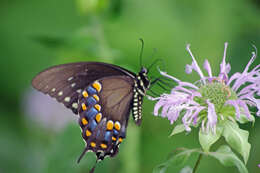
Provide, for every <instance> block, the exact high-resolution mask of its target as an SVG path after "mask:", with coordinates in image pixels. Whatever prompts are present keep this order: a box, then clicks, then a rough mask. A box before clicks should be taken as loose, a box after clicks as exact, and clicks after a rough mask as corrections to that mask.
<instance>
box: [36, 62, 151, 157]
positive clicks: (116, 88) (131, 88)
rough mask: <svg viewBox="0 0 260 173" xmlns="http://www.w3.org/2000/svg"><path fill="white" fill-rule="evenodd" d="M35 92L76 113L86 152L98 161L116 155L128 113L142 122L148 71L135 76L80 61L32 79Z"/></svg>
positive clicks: (113, 67) (148, 85)
mask: <svg viewBox="0 0 260 173" xmlns="http://www.w3.org/2000/svg"><path fill="white" fill-rule="evenodd" d="M32 85H33V87H34V88H35V89H37V90H39V91H41V92H43V93H45V94H48V95H50V96H51V97H54V98H56V99H57V101H59V102H62V103H63V104H64V105H65V106H66V107H67V108H69V109H71V110H72V111H73V112H74V113H75V114H79V125H80V127H81V129H82V137H83V139H84V140H85V142H86V147H85V149H84V151H83V153H82V154H81V156H80V158H79V160H78V162H79V161H80V159H81V158H82V157H83V156H84V154H85V153H86V152H87V151H93V152H95V153H96V156H97V160H103V159H104V157H105V156H110V157H113V156H115V155H116V154H117V153H118V150H119V148H118V147H119V144H120V143H121V142H122V141H123V139H124V138H125V137H126V128H127V124H128V118H129V114H130V111H132V114H133V119H134V121H135V123H136V124H137V125H140V124H141V120H142V102H143V97H144V96H145V95H146V91H147V90H148V89H149V87H150V80H149V79H148V77H147V69H146V68H144V67H142V68H141V70H140V72H139V73H138V74H135V73H133V72H130V71H128V70H126V69H124V68H122V67H119V66H116V65H112V64H106V63H101V62H79V63H71V64H63V65H58V66H54V67H50V68H48V69H46V70H44V71H42V72H40V73H39V74H38V75H37V76H36V77H35V78H34V79H33V80H32Z"/></svg>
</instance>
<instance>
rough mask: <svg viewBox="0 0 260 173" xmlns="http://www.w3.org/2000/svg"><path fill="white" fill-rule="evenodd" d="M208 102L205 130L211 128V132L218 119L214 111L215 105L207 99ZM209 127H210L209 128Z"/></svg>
mask: <svg viewBox="0 0 260 173" xmlns="http://www.w3.org/2000/svg"><path fill="white" fill-rule="evenodd" d="M207 104H208V122H207V128H208V129H207V131H208V132H209V130H210V129H211V130H212V132H214V129H215V126H216V124H217V121H218V117H217V114H216V111H215V105H214V104H213V103H211V102H210V101H209V100H207ZM209 128H210V129H209Z"/></svg>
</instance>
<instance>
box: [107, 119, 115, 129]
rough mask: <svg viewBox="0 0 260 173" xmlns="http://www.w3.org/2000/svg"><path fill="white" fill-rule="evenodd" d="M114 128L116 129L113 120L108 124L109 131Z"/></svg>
mask: <svg viewBox="0 0 260 173" xmlns="http://www.w3.org/2000/svg"><path fill="white" fill-rule="evenodd" d="M113 127H114V123H113V121H112V120H109V121H108V122H107V130H112V129H113Z"/></svg>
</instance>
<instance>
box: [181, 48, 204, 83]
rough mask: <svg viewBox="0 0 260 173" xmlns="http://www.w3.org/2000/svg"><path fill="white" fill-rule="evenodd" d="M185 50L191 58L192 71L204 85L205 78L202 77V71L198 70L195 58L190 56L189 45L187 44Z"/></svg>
mask: <svg viewBox="0 0 260 173" xmlns="http://www.w3.org/2000/svg"><path fill="white" fill-rule="evenodd" d="M186 50H187V51H188V52H189V54H190V56H191V58H192V64H191V67H192V69H193V70H195V71H196V72H197V73H198V74H199V76H200V78H201V79H202V81H203V83H204V84H205V83H206V82H205V77H204V75H203V73H202V71H201V69H200V67H199V65H198V63H197V61H196V59H195V57H194V56H193V54H192V52H191V50H190V45H189V44H188V45H187V46H186ZM186 67H187V66H186Z"/></svg>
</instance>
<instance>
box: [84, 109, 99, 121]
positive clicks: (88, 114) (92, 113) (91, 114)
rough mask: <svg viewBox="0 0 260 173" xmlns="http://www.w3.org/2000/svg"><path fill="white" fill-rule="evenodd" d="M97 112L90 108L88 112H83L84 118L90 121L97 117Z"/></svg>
mask: <svg viewBox="0 0 260 173" xmlns="http://www.w3.org/2000/svg"><path fill="white" fill-rule="evenodd" d="M97 113H98V111H97V110H96V109H95V108H93V107H92V108H90V109H89V110H88V111H86V112H85V117H86V118H87V119H88V120H90V119H94V117H95V115H97Z"/></svg>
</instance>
